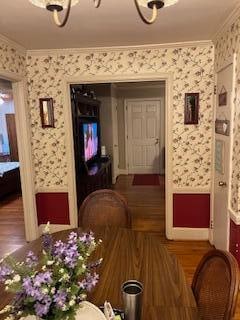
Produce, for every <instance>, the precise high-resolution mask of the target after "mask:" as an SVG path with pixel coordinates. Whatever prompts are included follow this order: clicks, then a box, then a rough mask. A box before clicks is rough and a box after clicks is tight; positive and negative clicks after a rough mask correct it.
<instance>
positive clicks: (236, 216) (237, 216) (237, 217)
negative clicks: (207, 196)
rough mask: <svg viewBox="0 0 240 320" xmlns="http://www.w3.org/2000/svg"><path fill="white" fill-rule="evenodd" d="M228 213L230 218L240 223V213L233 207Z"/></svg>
mask: <svg viewBox="0 0 240 320" xmlns="http://www.w3.org/2000/svg"><path fill="white" fill-rule="evenodd" d="M228 213H229V216H230V219H231V220H232V221H233V222H234V223H235V224H236V225H240V214H239V213H237V212H236V211H234V210H233V209H232V208H228Z"/></svg>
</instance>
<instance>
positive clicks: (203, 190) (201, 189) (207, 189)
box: [172, 187, 211, 194]
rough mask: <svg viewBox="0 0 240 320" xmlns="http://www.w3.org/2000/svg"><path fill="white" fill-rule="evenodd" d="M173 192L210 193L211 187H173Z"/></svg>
mask: <svg viewBox="0 0 240 320" xmlns="http://www.w3.org/2000/svg"><path fill="white" fill-rule="evenodd" d="M172 192H173V193H178V194H179V193H187V194H191V193H193V194H195V193H196V194H198V193H209V194H211V187H199V188H191V187H188V188H173V190H172Z"/></svg>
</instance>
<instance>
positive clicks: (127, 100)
mask: <svg viewBox="0 0 240 320" xmlns="http://www.w3.org/2000/svg"><path fill="white" fill-rule="evenodd" d="M143 100H144V101H146V100H149V101H155V100H156V101H160V104H163V101H164V99H163V98H162V97H156V98H137V99H133V98H131V99H124V126H125V164H126V174H129V166H128V163H129V161H128V159H129V143H128V131H129V130H128V112H127V104H128V102H133V101H143ZM159 114H160V119H161V118H162V108H160V113H159ZM160 130H161V128H160ZM165 131H166V129H165ZM163 140H166V132H165V139H162V137H161V132H160V131H159V141H160V147H161V146H162V144H163ZM159 169H160V170H161V168H160V166H159ZM159 174H160V173H159Z"/></svg>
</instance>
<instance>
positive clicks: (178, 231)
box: [172, 228, 209, 241]
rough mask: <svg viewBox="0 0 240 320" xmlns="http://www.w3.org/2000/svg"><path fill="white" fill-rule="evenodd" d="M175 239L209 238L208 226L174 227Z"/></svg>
mask: <svg viewBox="0 0 240 320" xmlns="http://www.w3.org/2000/svg"><path fill="white" fill-rule="evenodd" d="M172 238H173V240H199V241H200V240H201V241H203V240H208V239H209V229H208V228H173V230H172Z"/></svg>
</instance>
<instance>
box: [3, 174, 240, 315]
mask: <svg viewBox="0 0 240 320" xmlns="http://www.w3.org/2000/svg"><path fill="white" fill-rule="evenodd" d="M132 180H133V176H119V177H118V180H117V183H116V185H115V186H114V189H115V190H117V191H118V192H119V193H121V194H122V195H124V196H125V197H126V199H127V201H128V205H129V207H130V210H131V213H132V218H133V229H134V230H137V231H143V232H149V233H154V234H155V235H157V236H158V237H159V238H160V239H161V241H162V243H163V244H165V245H166V246H167V248H168V249H169V250H170V251H171V252H173V253H174V254H176V256H177V257H178V259H179V261H180V262H181V265H182V267H183V269H184V271H185V274H186V277H187V280H188V282H189V284H191V280H192V276H193V274H194V271H195V268H196V266H197V264H198V262H199V260H200V259H201V257H202V256H203V255H204V254H205V253H206V252H207V251H208V250H209V249H210V248H211V246H210V244H209V243H208V242H207V241H169V240H167V239H166V237H165V192H164V187H163V186H132ZM24 243H25V236H24V221H23V205H22V199H21V197H19V196H12V197H9V198H8V199H6V200H4V201H0V257H2V256H3V255H4V254H6V253H8V252H11V251H13V250H15V249H17V248H19V247H20V246H22V245H23V244H24ZM235 320H240V299H239V302H238V307H237V312H236V316H235Z"/></svg>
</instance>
